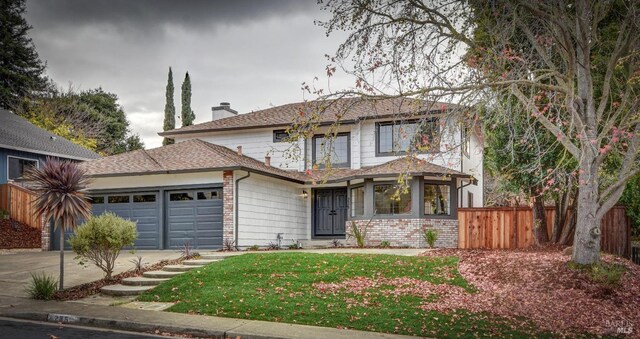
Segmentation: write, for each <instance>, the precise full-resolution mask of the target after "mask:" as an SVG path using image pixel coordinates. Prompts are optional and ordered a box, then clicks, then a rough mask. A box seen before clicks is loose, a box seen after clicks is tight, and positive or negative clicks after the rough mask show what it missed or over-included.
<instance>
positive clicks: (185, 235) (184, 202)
mask: <svg viewBox="0 0 640 339" xmlns="http://www.w3.org/2000/svg"><path fill="white" fill-rule="evenodd" d="M166 195H167V197H166V201H167V213H166V222H167V241H168V245H169V248H180V247H182V246H184V245H185V244H186V243H190V244H191V246H193V247H195V248H200V249H219V248H222V188H211V189H195V190H180V191H169V192H167V193H166Z"/></svg>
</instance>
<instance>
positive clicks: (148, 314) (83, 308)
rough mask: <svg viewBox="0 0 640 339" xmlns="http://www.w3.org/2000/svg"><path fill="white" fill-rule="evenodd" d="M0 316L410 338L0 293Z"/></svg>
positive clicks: (218, 331) (264, 334) (201, 331)
mask: <svg viewBox="0 0 640 339" xmlns="http://www.w3.org/2000/svg"><path fill="white" fill-rule="evenodd" d="M0 316H2V317H10V318H19V319H29V320H37V321H49V322H55V323H67V324H76V325H83V326H90V327H100V328H109V329H117V330H125V331H135V332H148V333H155V331H160V332H170V333H180V334H190V335H193V336H198V337H207V338H210V337H216V338H243V339H247V338H336V339H342V338H344V339H358V338H411V337H409V336H401V335H393V334H384V333H375V332H364V331H355V330H343V329H335V328H328V327H316V326H307V325H294V324H284V323H275V322H266V321H257V320H244V319H233V318H220V317H210V316H201V315H188V314H181V313H169V312H156V311H145V310H137V309H129V308H123V307H110V306H97V305H88V304H80V303H71V302H59V301H36V300H30V299H25V298H9V297H0Z"/></svg>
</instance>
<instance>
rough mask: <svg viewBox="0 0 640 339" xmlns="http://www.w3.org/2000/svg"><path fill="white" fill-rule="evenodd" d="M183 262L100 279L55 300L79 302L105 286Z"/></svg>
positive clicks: (164, 262)
mask: <svg viewBox="0 0 640 339" xmlns="http://www.w3.org/2000/svg"><path fill="white" fill-rule="evenodd" d="M183 260H185V258H178V259H173V260H162V261H160V262H158V263H155V264H153V265H146V266H144V267H143V268H142V269H141V270H140V271H135V270H130V271H126V272H122V273H120V274H117V275H114V276H113V277H112V279H110V280H107V279H100V280H96V281H93V282H90V283H86V284H82V285H78V286H73V287H71V288H67V289H65V290H62V291H57V292H55V294H54V298H55V299H56V300H60V301H67V300H78V299H82V298H86V297H88V296H91V295H94V294H98V293H100V289H101V288H102V287H104V286H107V285H115V284H120V283H121V282H122V279H124V278H129V277H137V276H141V275H142V273H144V272H147V271H157V270H161V269H162V268H163V267H164V266H166V265H177V264H180V263H182V261H183Z"/></svg>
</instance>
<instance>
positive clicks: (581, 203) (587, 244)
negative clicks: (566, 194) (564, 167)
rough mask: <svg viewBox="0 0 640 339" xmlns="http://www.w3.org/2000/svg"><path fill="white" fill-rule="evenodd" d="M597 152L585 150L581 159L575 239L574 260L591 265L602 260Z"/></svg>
mask: <svg viewBox="0 0 640 339" xmlns="http://www.w3.org/2000/svg"><path fill="white" fill-rule="evenodd" d="M595 158H596V157H595V152H594V151H593V150H591V149H589V148H587V149H586V150H585V151H583V154H582V159H581V160H580V171H581V172H580V188H579V189H578V211H577V218H576V233H575V236H574V241H573V261H574V262H576V263H578V264H583V265H590V264H593V263H597V262H598V261H600V220H597V218H596V214H597V212H598V207H599V205H598V195H599V193H598V184H599V182H598V167H597V165H596V161H595Z"/></svg>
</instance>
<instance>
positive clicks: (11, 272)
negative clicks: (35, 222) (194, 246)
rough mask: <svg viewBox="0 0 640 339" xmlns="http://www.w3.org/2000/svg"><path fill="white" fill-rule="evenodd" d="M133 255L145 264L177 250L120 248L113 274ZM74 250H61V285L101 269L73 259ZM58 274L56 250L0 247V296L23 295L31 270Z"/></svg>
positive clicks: (172, 256) (127, 267)
mask: <svg viewBox="0 0 640 339" xmlns="http://www.w3.org/2000/svg"><path fill="white" fill-rule="evenodd" d="M137 255H139V256H142V261H143V262H144V263H145V264H152V263H156V262H159V261H161V260H163V259H176V258H178V257H179V256H180V252H178V251H172V250H163V251H159V250H154V251H151V250H150V251H136V253H135V254H131V253H130V252H129V251H126V250H123V251H122V252H121V253H120V256H119V257H118V259H117V260H116V265H115V269H114V274H118V273H121V272H124V271H128V270H130V269H133V268H134V264H133V263H131V262H130V260H131V259H134V258H135V257H136V256H137ZM74 257H75V253H73V252H65V253H64V262H65V265H64V287H65V288H67V287H71V286H76V285H80V284H84V283H88V282H92V281H96V280H99V279H102V278H103V277H104V273H103V272H102V270H100V269H99V268H97V267H96V266H95V265H93V264H91V263H88V264H87V265H86V266H80V265H78V262H77V261H75V260H73V258H74ZM42 272H44V273H45V274H48V275H50V276H54V277H55V278H56V279H57V278H58V275H59V272H60V252H58V251H55V252H54V251H51V252H28V251H2V252H0V296H12V297H25V296H27V294H26V292H25V287H26V286H27V285H28V284H29V281H30V280H31V273H38V274H40V273H42Z"/></svg>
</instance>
